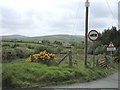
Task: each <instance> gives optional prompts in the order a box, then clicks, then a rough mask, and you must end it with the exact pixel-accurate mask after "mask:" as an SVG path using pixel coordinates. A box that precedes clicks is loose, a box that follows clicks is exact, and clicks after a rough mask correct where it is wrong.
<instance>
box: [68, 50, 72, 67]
mask: <svg viewBox="0 0 120 90" xmlns="http://www.w3.org/2000/svg"><path fill="white" fill-rule="evenodd" d="M68 55H69V66H70V67H72V52H71V51H69V53H68Z"/></svg>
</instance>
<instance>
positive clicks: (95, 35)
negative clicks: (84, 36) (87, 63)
mask: <svg viewBox="0 0 120 90" xmlns="http://www.w3.org/2000/svg"><path fill="white" fill-rule="evenodd" d="M98 37H99V33H98V32H97V31H96V30H91V31H90V32H89V33H88V38H89V39H90V40H91V41H93V45H94V41H96V40H97V39H98ZM94 64H95V53H94V51H93V66H94Z"/></svg>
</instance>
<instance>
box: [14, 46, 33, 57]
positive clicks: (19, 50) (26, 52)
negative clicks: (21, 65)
mask: <svg viewBox="0 0 120 90" xmlns="http://www.w3.org/2000/svg"><path fill="white" fill-rule="evenodd" d="M15 51H16V55H17V57H18V58H26V57H28V56H30V55H31V54H33V53H34V50H31V49H28V48H24V47H16V48H15Z"/></svg>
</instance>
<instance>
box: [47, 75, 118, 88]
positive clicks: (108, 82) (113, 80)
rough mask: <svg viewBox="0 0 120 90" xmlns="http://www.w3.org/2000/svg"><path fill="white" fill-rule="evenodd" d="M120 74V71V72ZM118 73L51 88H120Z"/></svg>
mask: <svg viewBox="0 0 120 90" xmlns="http://www.w3.org/2000/svg"><path fill="white" fill-rule="evenodd" d="M119 74H120V73H119ZM118 82H119V80H118V73H115V74H113V75H110V76H108V77H106V78H102V79H99V80H96V81H92V82H87V83H76V84H70V85H61V86H51V87H49V88H113V89H114V88H118Z"/></svg>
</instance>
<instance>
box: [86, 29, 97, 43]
mask: <svg viewBox="0 0 120 90" xmlns="http://www.w3.org/2000/svg"><path fill="white" fill-rule="evenodd" d="M93 31H95V32H96V33H97V34H98V37H97V38H96V39H95V40H92V39H91V38H90V37H89V34H90V33H91V32H93ZM88 38H89V39H90V40H91V41H96V40H97V39H98V38H99V33H98V31H97V30H90V31H89V33H88Z"/></svg>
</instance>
